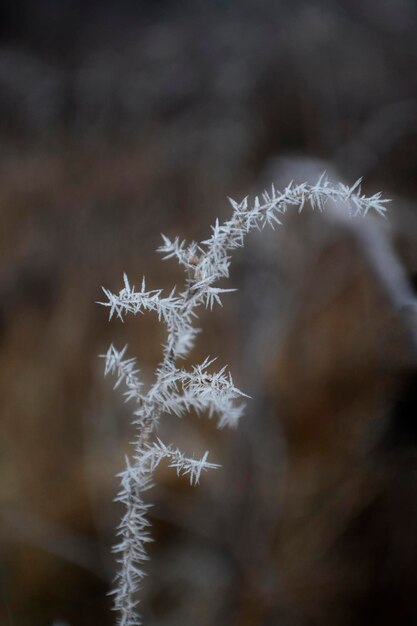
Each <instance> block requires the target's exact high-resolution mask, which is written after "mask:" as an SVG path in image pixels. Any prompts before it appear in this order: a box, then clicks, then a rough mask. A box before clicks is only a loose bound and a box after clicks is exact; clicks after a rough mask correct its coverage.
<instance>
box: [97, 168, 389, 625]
mask: <svg viewBox="0 0 417 626" xmlns="http://www.w3.org/2000/svg"><path fill="white" fill-rule="evenodd" d="M360 182H361V181H360V180H358V181H357V182H356V183H355V184H354V185H353V186H352V187H349V186H346V185H343V184H341V183H339V184H337V185H334V184H331V183H330V182H329V181H328V180H327V178H326V177H325V176H324V175H323V176H321V178H320V179H319V180H318V182H317V183H316V184H315V185H310V184H307V183H303V184H300V185H295V184H293V183H290V184H289V185H288V187H287V188H286V189H285V190H284V191H278V190H276V189H275V187H274V186H272V188H271V191H266V192H264V193H263V194H262V195H261V196H256V197H255V198H254V201H253V202H251V203H250V202H249V200H248V198H245V199H244V200H243V201H242V202H235V201H234V200H231V199H230V203H231V205H232V209H233V211H232V215H231V217H230V218H229V219H228V220H226V221H225V222H224V223H222V224H220V223H219V221H218V220H216V222H215V224H214V226H212V227H211V231H212V232H211V235H210V236H209V238H208V239H206V240H205V241H202V242H200V243H196V242H191V243H186V242H185V241H182V240H180V239H179V238H178V237H176V238H175V239H173V240H171V239H169V238H168V237H166V236H165V235H163V244H162V245H161V246H160V248H159V249H158V251H159V252H161V253H162V254H163V255H164V259H170V258H174V259H176V260H177V261H178V263H179V264H180V265H181V266H182V267H183V268H184V271H185V276H186V278H185V286H184V289H183V290H182V291H179V292H177V291H176V290H175V289H174V290H172V291H171V293H169V294H167V295H165V294H163V292H162V290H161V289H147V287H146V283H145V279H143V280H142V283H141V286H140V288H139V289H135V287H134V286H133V285H131V284H130V282H129V280H128V278H127V276H126V275H125V276H124V286H123V288H122V289H121V291H119V293H118V294H115V293H112V292H111V291H109V290H108V289H103V290H104V293H105V295H106V298H107V301H106V302H103V303H101V304H103V305H104V306H106V307H108V308H109V312H110V318H112V317H113V316H114V315H115V316H116V317H118V318H120V319H121V320H123V317H124V316H125V315H127V314H128V313H133V314H136V313H144V312H146V311H155V312H156V314H157V315H158V320H159V321H160V322H163V323H164V324H165V326H166V330H167V338H166V343H165V345H164V346H163V357H162V360H161V363H160V364H159V366H158V368H157V370H156V372H155V379H154V382H153V384H152V385H151V386H150V388H149V389H144V386H143V384H142V382H141V381H140V378H139V370H138V369H137V367H136V361H135V359H134V358H127V357H126V349H127V348H126V347H125V348H123V349H122V350H117V349H116V348H115V347H114V346H113V345H111V346H110V348H109V349H108V352H107V354H106V355H104V358H105V361H106V365H105V373H106V374H109V373H110V374H113V375H114V376H115V378H116V383H115V387H118V386H119V385H124V388H125V392H124V393H125V396H126V399H127V400H131V401H133V402H134V403H135V409H134V411H133V423H134V425H135V426H136V436H135V440H134V450H133V452H132V454H131V455H130V457H129V458H127V460H126V469H125V470H124V471H123V472H122V473H121V475H120V476H121V488H120V492H119V494H118V496H117V500H118V501H120V502H122V503H123V505H124V507H125V512H124V515H123V517H122V520H121V522H120V525H119V527H118V536H119V538H120V541H119V543H118V545H116V546H115V552H116V553H117V554H118V564H119V571H118V573H117V576H116V585H115V590H114V592H113V593H114V596H115V601H114V608H115V610H116V611H118V624H119V625H120V626H136V625H137V624H140V623H141V620H140V617H139V614H138V610H137V607H138V597H137V596H138V590H139V586H140V582H141V579H142V577H143V576H144V571H143V563H144V561H145V560H146V558H147V555H146V543H147V542H148V541H149V522H148V518H147V511H148V506H149V505H148V504H146V502H145V500H144V495H143V494H144V492H145V491H146V490H147V489H149V488H150V487H151V486H152V476H153V472H154V471H155V469H156V467H157V466H158V464H159V463H160V462H161V461H162V460H163V459H166V460H168V463H169V465H170V466H171V467H173V468H175V469H176V471H177V473H178V474H179V475H184V474H186V475H188V476H189V479H190V482H191V484H197V483H198V481H199V479H200V475H201V473H202V472H203V471H206V470H207V469H214V468H217V467H219V466H218V465H217V464H215V463H210V462H208V460H207V458H208V453H207V452H206V453H205V454H204V456H203V458H201V459H194V458H187V457H186V456H185V455H184V454H183V453H182V452H181V451H180V450H178V449H174V448H172V447H171V446H170V445H167V444H165V443H163V442H162V441H161V440H160V439H159V438H157V436H156V431H157V427H158V423H159V420H160V418H161V417H162V416H163V415H175V416H182V415H184V414H185V413H187V412H189V411H190V410H191V409H194V410H195V411H197V412H198V413H201V412H203V411H204V412H207V413H208V415H209V416H214V415H215V416H217V418H218V425H219V427H220V428H221V427H223V426H236V424H237V423H238V421H239V418H240V417H241V415H242V413H243V410H244V404H243V402H242V397H243V396H244V395H245V394H243V393H242V392H241V391H240V390H239V389H237V388H236V387H235V385H234V383H233V380H232V377H231V375H230V373H228V372H227V371H226V368H223V369H221V370H220V371H218V372H215V373H213V371H212V367H211V366H212V364H213V360H210V359H206V360H205V361H204V362H203V363H200V364H198V365H195V366H194V367H192V368H191V370H186V369H184V368H182V367H180V366H179V365H178V361H179V359H181V358H184V357H186V356H188V354H189V352H190V350H191V349H192V347H193V345H194V342H195V339H196V336H197V334H198V332H199V329H198V328H196V327H195V325H194V323H195V320H196V318H197V315H196V311H197V309H198V307H200V306H202V305H203V306H206V307H208V308H210V309H212V307H213V306H214V305H216V304H221V297H222V296H223V294H224V293H226V292H230V291H234V290H233V289H224V288H221V287H218V286H217V283H218V281H219V280H220V279H223V278H228V276H229V269H230V262H231V257H230V253H231V252H232V251H233V250H234V249H235V248H240V247H242V246H243V244H244V241H245V236H246V235H247V234H248V233H249V232H250V231H252V230H254V229H258V230H262V229H263V228H264V227H265V226H266V225H270V226H272V227H274V226H275V225H280V224H281V221H280V220H281V217H282V216H283V215H284V214H285V213H286V212H287V211H288V210H289V209H291V208H295V209H296V210H298V211H299V212H301V211H302V209H303V207H304V206H305V205H306V204H309V205H310V206H311V208H312V209H317V210H319V211H323V210H324V209H325V207H326V204H327V203H328V202H329V201H337V202H342V203H344V205H345V206H346V208H347V211H348V212H349V214H350V215H352V216H355V215H366V214H367V213H368V211H370V210H373V211H376V212H377V213H379V214H380V215H384V213H385V210H386V208H385V204H386V203H387V202H388V200H383V199H381V194H380V193H377V194H375V195H373V196H370V197H367V196H365V195H363V194H362V193H361V188H360Z"/></svg>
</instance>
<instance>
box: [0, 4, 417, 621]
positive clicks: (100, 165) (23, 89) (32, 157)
mask: <svg viewBox="0 0 417 626" xmlns="http://www.w3.org/2000/svg"><path fill="white" fill-rule="evenodd" d="M416 68H417V4H416V3H415V1H414V0H380V1H379V2H375V1H374V0H309V1H307V0H291V1H289V0H239V2H225V1H224V0H212V1H211V2H204V1H203V0H193V1H191V0H188V1H187V0H183V1H180V0H178V1H175V0H158V1H157V0H152V1H150V0H148V1H147V2H134V1H129V0H118V1H117V2H116V1H115V0H101V1H98V0H90V1H88V2H86V1H82V0H61V1H60V2H54V1H53V0H2V2H1V5H0V219H1V228H0V258H1V262H0V342H1V344H0V345H1V349H0V373H1V381H0V389H1V394H0V398H1V422H0V424H1V425H0V429H1V430H0V435H1V436H0V623H1V624H4V625H7V626H53V625H54V626H58V625H61V626H63V625H65V626H87V624H88V625H89V626H95V625H97V626H99V625H100V626H107V625H110V624H111V623H113V620H114V617H115V616H114V614H113V613H112V612H111V598H109V597H108V596H107V595H106V593H107V591H108V590H109V588H110V587H111V584H112V582H111V581H112V577H113V575H114V562H113V557H112V555H111V553H110V548H111V545H112V543H113V540H114V527H115V525H116V523H117V520H118V518H119V517H120V514H121V511H120V509H119V508H118V507H117V505H115V504H113V503H112V499H113V497H114V496H115V494H116V491H117V488H118V483H117V479H115V478H114V475H115V474H116V473H117V472H119V471H121V470H122V469H123V465H124V457H125V454H126V452H127V451H128V450H129V440H130V439H131V438H132V429H131V426H130V424H129V421H130V408H129V406H128V405H125V404H124V403H123V398H122V396H121V394H120V393H118V392H114V391H113V390H112V382H111V381H110V380H105V379H104V378H103V362H102V361H101V360H100V359H99V358H98V355H99V354H102V353H103V352H105V351H106V349H107V346H108V344H109V343H110V342H111V341H113V342H114V343H115V344H116V345H117V346H122V345H124V344H125V343H129V346H130V351H131V354H132V355H137V356H138V358H139V363H140V367H141V370H142V376H143V377H144V379H145V381H147V382H149V381H151V380H152V372H153V369H154V367H155V366H156V364H157V363H158V360H159V358H160V344H161V342H162V341H163V329H162V328H160V327H159V326H158V324H157V323H156V320H154V319H153V318H152V316H149V319H148V317H147V316H143V317H141V318H140V319H128V320H127V321H126V322H125V324H121V323H120V322H118V321H116V320H113V321H111V323H109V322H108V319H107V315H106V310H104V309H103V308H102V307H100V306H99V305H97V304H96V301H98V300H100V299H101V298H102V294H101V289H100V288H101V286H102V285H104V286H106V287H108V288H110V289H112V290H114V291H118V290H119V289H120V288H121V287H122V273H123V272H124V271H125V272H127V274H128V275H129V276H130V278H131V281H132V282H136V284H138V283H139V281H140V280H141V278H142V275H146V276H147V277H148V284H149V286H151V287H154V288H155V287H166V288H171V286H172V285H173V284H178V285H180V284H181V279H182V277H181V273H180V271H179V270H178V268H176V267H175V263H172V262H164V263H162V261H161V260H160V259H159V258H158V255H156V254H155V252H154V250H155V248H156V247H157V246H158V245H159V243H160V233H161V232H164V233H166V234H168V235H172V236H174V235H176V234H178V235H180V236H181V237H184V238H187V239H204V238H205V237H206V236H207V232H208V229H209V225H210V224H211V223H212V222H213V221H214V219H215V218H216V217H219V218H220V219H225V218H226V217H227V215H228V214H229V211H230V207H229V208H228V205H227V201H226V196H228V195H229V196H232V197H235V198H241V197H243V196H245V195H247V194H253V193H258V192H260V191H262V190H263V188H264V187H265V186H268V185H270V184H271V182H273V181H274V182H275V183H276V184H277V185H278V186H285V185H286V184H288V182H290V180H291V179H295V180H304V179H305V180H315V179H316V178H317V177H318V175H319V174H320V173H321V172H322V171H323V170H327V171H328V173H329V176H330V177H332V178H334V179H336V180H342V181H345V182H348V183H353V182H354V181H355V180H356V179H357V178H358V177H359V176H364V177H365V183H364V190H365V191H366V192H368V193H373V192H375V191H378V190H383V192H384V194H385V195H387V196H388V197H391V198H393V202H392V204H391V206H390V215H389V219H388V220H387V221H385V222H383V220H381V219H376V220H375V219H370V220H366V221H364V222H361V223H358V222H357V221H356V222H355V223H353V222H348V221H346V220H345V219H344V218H343V216H342V215H341V214H340V212H339V211H338V208H337V207H334V211H329V214H328V215H326V216H316V215H314V216H312V215H311V214H309V213H308V212H306V213H303V214H302V215H301V216H300V217H297V216H295V218H294V216H288V219H286V222H287V223H286V224H285V225H284V226H283V228H281V229H279V231H277V232H275V233H266V232H265V233H264V234H262V235H260V236H253V237H251V238H250V239H249V241H248V246H247V248H246V249H245V251H240V252H239V253H238V254H236V259H235V265H234V269H233V272H232V279H231V284H232V286H234V287H237V288H238V289H239V291H238V292H237V293H235V294H230V295H229V296H228V297H226V298H225V299H224V300H225V302H224V308H223V309H221V310H215V311H213V313H210V314H209V315H208V314H205V313H204V312H202V315H201V319H200V323H201V324H202V327H203V328H204V333H203V334H202V335H201V337H200V339H199V342H198V346H197V347H196V349H195V351H194V353H193V359H195V360H196V361H197V360H198V359H201V358H204V357H205V356H207V354H210V355H215V356H218V357H219V359H218V362H219V363H220V364H222V365H223V364H226V363H228V364H229V366H230V369H231V371H232V373H233V376H234V380H235V382H236V384H237V385H238V386H239V387H240V388H242V389H244V390H245V391H246V392H247V393H249V394H250V395H251V396H252V400H250V401H249V403H248V410H247V414H246V416H245V418H244V419H243V420H242V424H241V426H240V427H239V429H238V430H237V431H234V432H231V433H229V432H226V431H222V432H219V431H217V430H216V428H215V424H212V423H210V422H209V421H208V420H205V419H203V418H200V419H199V420H197V419H195V418H194V417H191V418H190V419H187V420H183V421H182V422H179V421H178V420H176V419H174V418H167V419H166V422H165V423H164V425H163V427H162V433H163V436H164V438H165V439H166V440H167V441H172V442H173V443H175V444H176V445H180V446H181V447H182V448H183V449H184V450H186V451H189V452H196V453H198V452H201V451H204V450H205V449H206V448H208V449H209V450H210V453H211V459H212V460H213V461H215V462H218V463H221V464H222V466H223V467H222V469H221V470H218V471H216V472H213V473H212V474H211V475H206V476H204V478H203V480H202V484H201V486H200V487H199V488H198V489H197V490H196V489H191V488H189V487H188V486H187V484H186V482H185V481H183V480H179V479H177V477H176V476H175V474H173V473H172V472H170V471H168V470H167V469H166V468H161V470H160V471H159V473H158V476H157V486H156V487H155V488H154V490H153V491H152V492H150V494H149V497H150V499H151V501H152V502H154V508H153V509H152V514H151V516H152V521H153V534H154V537H155V540H156V541H155V543H154V544H153V545H152V546H151V548H150V553H151V557H152V558H151V561H150V563H149V567H148V571H149V576H148V577H147V579H146V581H145V583H144V588H143V593H142V612H143V615H144V620H145V623H146V624H149V626H150V625H154V626H168V625H170V626H177V625H178V626H180V625H181V626H187V625H190V626H191V625H193V626H194V625H198V626H235V625H236V626H272V625H273V626H281V625H282V626H294V625H302V626H304V625H306V626H307V625H314V624H318V625H321V624H323V625H326V624H329V625H330V624H331V625H332V626H334V625H336V624H337V625H343V624H362V623H364V624H365V623H366V624H369V623H374V620H375V623H376V621H378V622H379V623H380V624H385V623H387V624H413V623H416V620H417V606H416V602H415V597H416V593H415V591H416V590H415V588H414V587H415V584H416V582H415V581H416V579H417V576H416V564H417V558H416V554H417V548H416V540H417V539H416V538H417V523H416V519H417V514H416V511H415V509H416V503H417V500H416V495H417V494H416V493H415V491H416V490H415V476H416V464H415V462H414V458H415V452H414V444H415V441H416V432H415V427H414V422H413V417H414V418H417V411H416V403H415V393H416V392H415V390H416V384H415V383H416V377H415V369H413V368H415V354H416V352H415V344H413V332H414V330H413V327H415V310H414V309H413V306H414V305H413V292H412V290H413V285H414V286H415V285H416V282H417V281H416V276H417V247H416V241H417V215H416V209H415V199H416V193H417V141H416V135H417V69H416ZM382 222H383V223H382ZM413 316H414V317H413Z"/></svg>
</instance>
